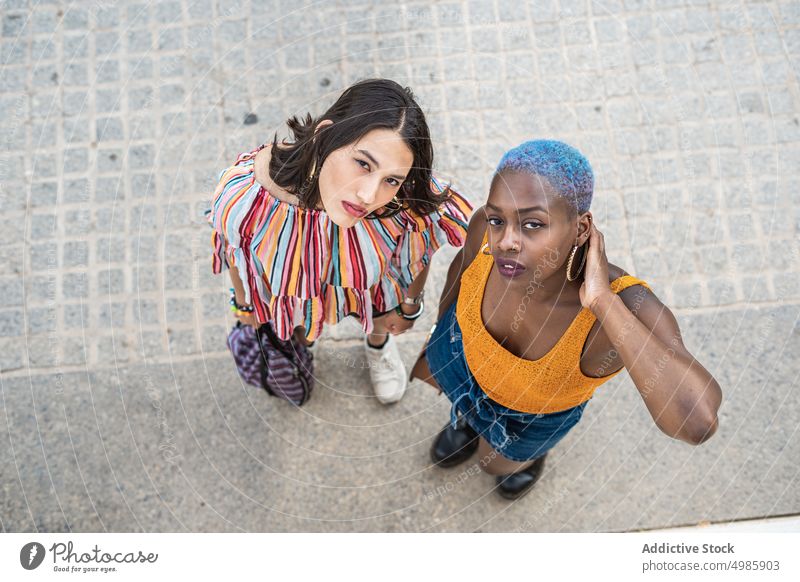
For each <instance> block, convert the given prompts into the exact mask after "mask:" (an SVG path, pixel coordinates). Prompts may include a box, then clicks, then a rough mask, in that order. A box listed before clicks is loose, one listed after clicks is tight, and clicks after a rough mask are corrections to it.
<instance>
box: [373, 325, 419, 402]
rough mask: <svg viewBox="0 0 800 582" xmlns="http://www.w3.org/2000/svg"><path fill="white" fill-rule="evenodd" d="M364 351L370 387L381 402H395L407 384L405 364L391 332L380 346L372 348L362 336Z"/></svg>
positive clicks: (401, 395) (400, 396)
mask: <svg viewBox="0 0 800 582" xmlns="http://www.w3.org/2000/svg"><path fill="white" fill-rule="evenodd" d="M364 351H365V352H366V354H367V362H368V363H369V377H370V379H371V380H372V389H373V390H374V391H375V396H377V397H378V400H380V402H381V403H382V404H391V403H392V402H397V401H398V400H400V399H401V398H402V397H403V394H404V393H405V391H406V386H407V385H408V378H407V374H406V366H405V364H403V359H402V358H401V357H400V350H399V349H398V348H397V341H396V340H395V339H394V336H393V335H392V334H389V339H387V340H386V344H384V346H383V347H382V348H373V347H372V346H371V345H369V343H367V338H366V337H365V338H364Z"/></svg>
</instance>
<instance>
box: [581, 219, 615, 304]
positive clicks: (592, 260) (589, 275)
mask: <svg viewBox="0 0 800 582" xmlns="http://www.w3.org/2000/svg"><path fill="white" fill-rule="evenodd" d="M586 244H588V245H589V248H587V249H586V251H585V252H586V253H587V255H586V265H585V267H584V272H583V284H582V285H581V288H580V291H579V293H580V297H581V304H582V305H583V306H584V307H586V308H588V309H592V308H593V307H594V305H595V303H596V302H597V300H598V299H601V298H602V297H603V296H605V295H606V294H609V293H611V285H609V283H608V257H606V243H605V240H604V239H603V233H602V232H600V231H599V230H597V227H596V226H595V225H594V222H592V226H591V230H590V231H589V240H588V241H586Z"/></svg>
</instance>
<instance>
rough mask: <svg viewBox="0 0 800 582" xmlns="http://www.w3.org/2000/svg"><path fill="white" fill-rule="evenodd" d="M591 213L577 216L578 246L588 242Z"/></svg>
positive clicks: (591, 219)
mask: <svg viewBox="0 0 800 582" xmlns="http://www.w3.org/2000/svg"><path fill="white" fill-rule="evenodd" d="M592 222H593V218H592V213H591V212H584V213H583V214H581V215H579V216H578V246H582V245H583V244H584V243H585V242H586V241H587V240H589V233H590V232H591V230H592Z"/></svg>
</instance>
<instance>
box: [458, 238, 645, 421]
mask: <svg viewBox="0 0 800 582" xmlns="http://www.w3.org/2000/svg"><path fill="white" fill-rule="evenodd" d="M486 238H487V237H486V235H484V240H483V244H485V243H486ZM492 265H494V259H493V258H492V256H491V255H484V254H483V253H480V252H479V253H478V255H477V256H476V257H475V259H474V260H473V261H472V263H471V264H470V266H469V267H467V269H466V270H465V271H464V273H463V275H462V276H461V289H460V290H459V293H458V301H457V305H456V319H457V320H458V325H459V326H460V327H461V337H462V341H463V343H464V356H465V357H466V360H467V365H468V366H469V369H470V372H472V375H473V376H474V377H475V379H476V380H477V381H478V384H479V385H480V387H481V389H482V390H483V391H484V392H485V393H486V395H487V396H488V397H489V398H491V399H492V400H494V401H495V402H497V403H499V404H502V405H503V406H505V407H507V408H510V409H512V410H517V411H520V412H527V413H530V414H544V413H552V412H560V411H562V410H566V409H568V408H572V407H574V406H577V405H578V404H581V403H583V402H585V401H587V400H589V398H591V397H592V394H594V391H595V390H596V389H597V387H598V386H600V385H601V384H603V383H604V382H607V381H608V380H609V379H611V378H613V377H614V376H616V375H617V374H618V373H619V372H621V371H622V370H617V371H616V372H614V373H613V374H610V375H608V376H604V377H602V378H592V377H590V376H586V375H584V374H583V372H581V366H580V358H581V352H582V351H583V346H584V344H585V343H586V338H587V336H588V335H589V331H590V330H591V329H592V325H594V322H595V320H596V318H595V316H594V314H593V313H592V312H591V310H589V309H588V308H585V307H584V308H583V309H581V311H580V312H579V313H578V315H577V316H576V317H575V319H574V320H573V321H572V323H571V324H570V326H569V328H567V331H565V332H564V335H563V336H561V338H560V339H559V340H558V342H556V345H555V346H553V348H552V349H551V350H550V351H549V352H547V353H546V354H545V355H544V356H542V357H541V358H539V359H538V360H526V359H523V358H520V357H517V356H516V355H514V354H512V353H511V352H509V351H508V350H507V349H506V348H504V347H503V346H501V345H500V344H499V343H498V342H497V340H495V339H494V338H493V337H492V335H491V334H490V333H489V332H488V331H487V330H486V327H485V326H484V324H483V318H482V317H481V305H482V303H483V293H484V289H485V287H486V280H487V279H488V277H489V272H490V271H491V270H492ZM632 285H643V286H644V287H647V288H648V289H649V288H650V286H649V285H648V284H647V283H645V282H644V281H642V280H641V279H637V278H636V277H631V276H630V275H625V276H623V277H620V278H618V279H616V280H614V281H612V282H611V290H612V291H613V292H614V293H619V292H620V291H622V290H623V289H627V288H628V287H630V286H632Z"/></svg>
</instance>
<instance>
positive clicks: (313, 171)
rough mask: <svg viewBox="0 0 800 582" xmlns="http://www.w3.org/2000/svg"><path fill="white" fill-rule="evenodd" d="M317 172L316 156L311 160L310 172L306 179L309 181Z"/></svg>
mask: <svg viewBox="0 0 800 582" xmlns="http://www.w3.org/2000/svg"><path fill="white" fill-rule="evenodd" d="M316 174H317V158H316V157H315V158H314V159H313V160H311V172H309V174H308V180H309V181H311V180H313V179H314V176H315V175H316Z"/></svg>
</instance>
